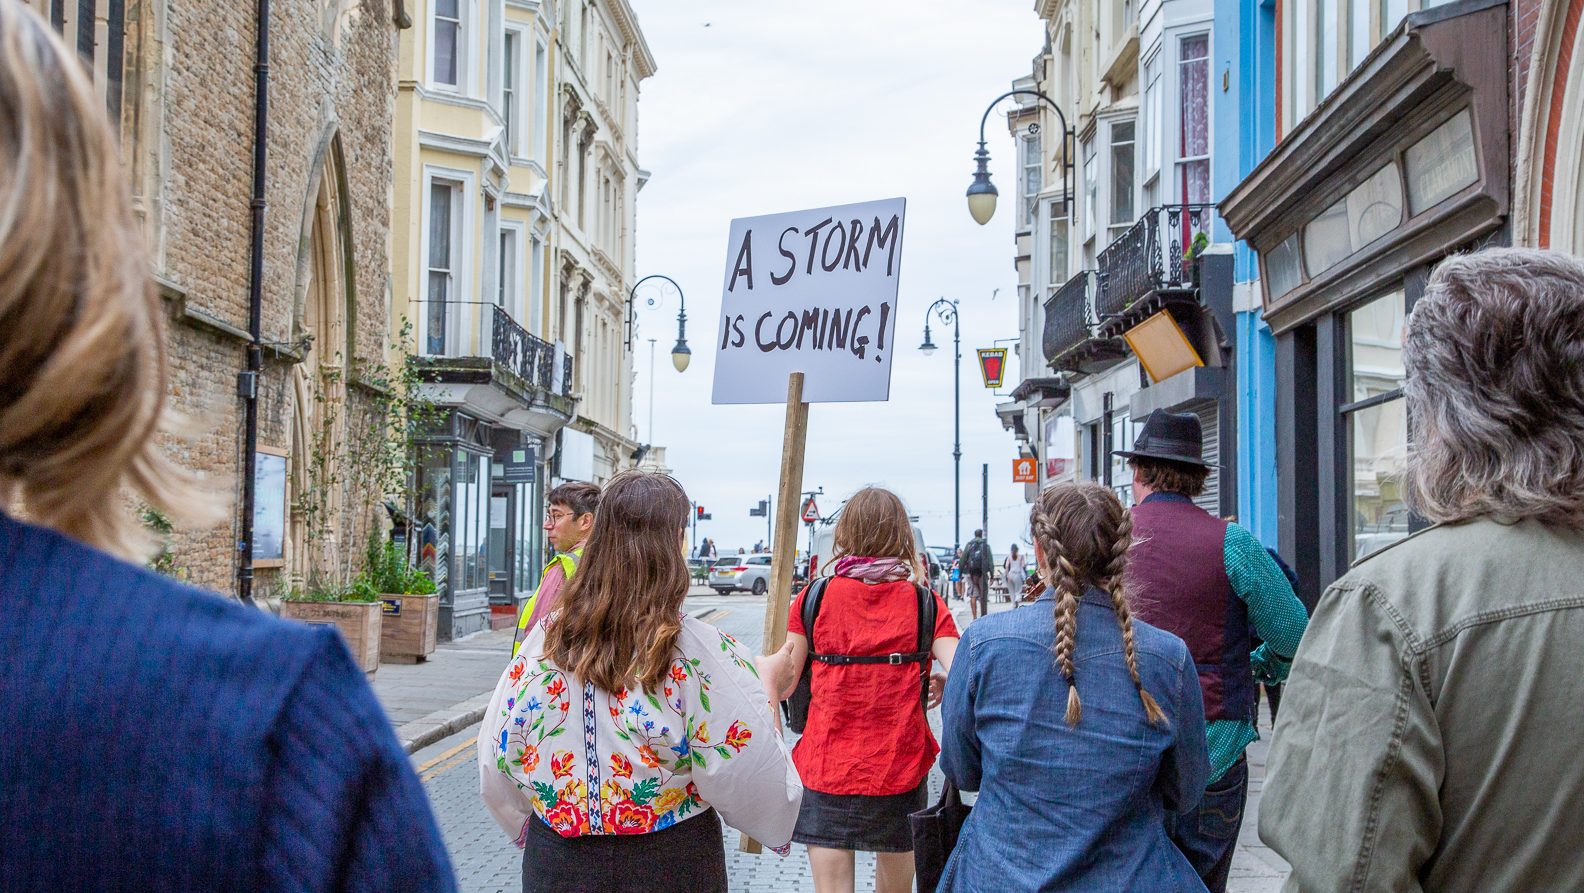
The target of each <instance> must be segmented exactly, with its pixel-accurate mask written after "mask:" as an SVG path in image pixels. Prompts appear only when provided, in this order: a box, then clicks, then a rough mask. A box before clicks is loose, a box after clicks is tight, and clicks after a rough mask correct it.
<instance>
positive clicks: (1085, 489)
mask: <svg viewBox="0 0 1584 893" xmlns="http://www.w3.org/2000/svg"><path fill="white" fill-rule="evenodd" d="M1029 524H1030V526H1031V527H1032V528H1033V531H1034V542H1035V543H1037V544H1038V545H1039V548H1040V552H1041V553H1042V557H1043V562H1042V564H1041V566H1040V569H1039V570H1040V576H1041V577H1042V578H1044V580H1045V582H1046V583H1047V584H1048V585H1049V586H1050V587H1051V588H1053V589H1055V590H1056V642H1055V645H1054V650H1055V652H1056V663H1057V664H1058V665H1059V666H1060V667H1061V673H1062V675H1063V676H1064V677H1066V679H1067V716H1066V719H1067V724H1068V725H1069V726H1076V725H1077V724H1078V721H1079V720H1080V719H1081V718H1082V717H1083V705H1082V702H1081V701H1080V699H1079V697H1078V683H1077V678H1076V676H1075V675H1074V673H1073V648H1074V646H1075V644H1076V642H1077V639H1078V599H1079V597H1080V596H1082V595H1083V593H1084V591H1085V590H1086V589H1088V588H1089V587H1090V586H1094V587H1097V588H1100V589H1104V590H1105V591H1106V592H1107V593H1109V594H1110V596H1111V606H1112V608H1113V610H1114V611H1115V613H1116V619H1117V624H1118V625H1119V626H1120V627H1121V628H1122V656H1123V658H1124V659H1125V660H1126V661H1127V668H1128V674H1129V675H1131V676H1132V677H1133V685H1134V687H1135V688H1137V689H1138V694H1139V700H1140V701H1142V702H1143V703H1144V716H1145V717H1146V718H1147V719H1148V720H1149V721H1150V724H1151V725H1158V724H1160V723H1163V722H1165V721H1166V714H1165V713H1163V712H1162V711H1161V708H1160V705H1159V704H1158V703H1156V702H1155V699H1154V698H1153V697H1151V696H1150V693H1149V692H1147V691H1145V690H1144V683H1143V682H1141V681H1140V680H1139V671H1138V657H1137V655H1135V654H1134V651H1133V614H1132V611H1131V610H1129V608H1128V600H1127V592H1126V591H1125V589H1124V586H1123V582H1122V580H1123V575H1124V573H1125V572H1126V571H1127V557H1128V549H1129V548H1130V547H1131V546H1132V544H1133V516H1132V515H1131V514H1129V513H1128V511H1127V509H1124V508H1123V507H1122V503H1121V502H1119V501H1117V497H1116V494H1115V493H1112V492H1111V490H1110V488H1108V487H1103V486H1101V485H1099V484H1057V485H1055V486H1053V487H1050V488H1048V489H1046V490H1045V492H1043V493H1041V494H1040V498H1039V501H1038V502H1036V503H1035V504H1034V510H1033V511H1032V512H1031V513H1030V515H1029Z"/></svg>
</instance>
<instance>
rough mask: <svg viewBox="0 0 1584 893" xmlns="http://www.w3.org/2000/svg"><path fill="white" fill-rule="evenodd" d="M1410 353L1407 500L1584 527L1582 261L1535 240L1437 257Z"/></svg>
mask: <svg viewBox="0 0 1584 893" xmlns="http://www.w3.org/2000/svg"><path fill="white" fill-rule="evenodd" d="M1403 362H1404V366H1405V368H1406V372H1407V381H1406V382H1405V384H1404V392H1405V394H1406V396H1407V401H1408V410H1409V413H1410V416H1411V418H1412V419H1413V423H1414V425H1415V429H1414V435H1413V441H1414V442H1413V444H1412V446H1411V447H1410V450H1409V458H1408V464H1407V469H1406V471H1405V474H1404V482H1403V483H1404V491H1405V494H1406V499H1407V502H1408V505H1409V507H1411V508H1412V509H1413V510H1414V511H1415V512H1417V513H1418V514H1419V515H1421V516H1422V517H1424V518H1426V519H1428V520H1431V521H1462V520H1468V519H1471V518H1476V517H1483V516H1489V517H1494V518H1501V519H1506V520H1522V519H1534V520H1537V521H1540V522H1542V523H1546V524H1553V525H1560V526H1566V527H1572V528H1581V527H1584V263H1581V262H1580V261H1579V260H1578V259H1577V258H1574V257H1571V256H1569V255H1565V254H1560V253H1557V252H1553V251H1541V250H1535V249H1528V248H1492V249H1487V250H1484V251H1480V252H1476V253H1472V254H1465V255H1459V256H1455V257H1451V258H1448V259H1447V260H1445V261H1442V262H1441V264H1440V265H1439V266H1437V267H1436V269H1435V272H1434V273H1432V274H1431V276H1430V281H1429V284H1428V285H1427V286H1426V288H1425V293H1424V296H1423V297H1421V298H1420V299H1419V300H1418V301H1417V302H1415V304H1414V308H1413V313H1412V315H1411V316H1410V317H1409V320H1408V332H1407V338H1406V341H1405V343H1404V349H1403Z"/></svg>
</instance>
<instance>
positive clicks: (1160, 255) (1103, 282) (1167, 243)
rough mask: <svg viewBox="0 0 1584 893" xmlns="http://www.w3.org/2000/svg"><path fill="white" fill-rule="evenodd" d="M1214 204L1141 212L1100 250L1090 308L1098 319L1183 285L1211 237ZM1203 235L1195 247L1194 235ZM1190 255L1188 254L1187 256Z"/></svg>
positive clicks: (1185, 284) (1166, 207) (1188, 285)
mask: <svg viewBox="0 0 1584 893" xmlns="http://www.w3.org/2000/svg"><path fill="white" fill-rule="evenodd" d="M1214 215H1215V206H1213V205H1166V206H1164V207H1159V208H1151V209H1150V210H1148V211H1146V212H1144V216H1143V217H1140V218H1139V219H1138V222H1137V223H1135V224H1133V225H1132V226H1131V227H1129V228H1128V230H1127V232H1125V233H1123V234H1122V235H1120V236H1118V237H1117V238H1116V240H1115V241H1113V242H1112V243H1111V244H1110V245H1107V246H1106V248H1105V250H1104V251H1101V252H1100V257H1099V262H1098V264H1097V265H1098V267H1099V270H1098V273H1099V275H1098V289H1097V291H1096V295H1095V310H1096V311H1097V312H1098V313H1099V315H1100V316H1101V318H1102V319H1103V318H1105V317H1107V316H1112V315H1114V314H1118V313H1121V312H1122V311H1124V310H1126V309H1127V308H1128V307H1129V306H1131V305H1132V304H1133V303H1134V302H1135V301H1137V300H1139V299H1140V298H1143V297H1144V296H1146V295H1148V294H1149V293H1151V292H1153V291H1157V290H1159V289H1166V288H1188V287H1190V286H1191V285H1192V281H1191V276H1192V269H1193V264H1192V262H1191V260H1190V259H1187V258H1185V255H1190V252H1193V253H1195V254H1197V253H1198V252H1199V251H1200V250H1202V249H1203V245H1204V244H1205V243H1207V242H1208V241H1209V239H1210V229H1211V225H1212V221H1213V219H1214ZM1200 233H1203V234H1204V238H1203V239H1201V240H1199V241H1200V245H1199V247H1198V248H1195V238H1196V237H1197V236H1198V235H1199V234H1200ZM1190 256H1191V255H1190Z"/></svg>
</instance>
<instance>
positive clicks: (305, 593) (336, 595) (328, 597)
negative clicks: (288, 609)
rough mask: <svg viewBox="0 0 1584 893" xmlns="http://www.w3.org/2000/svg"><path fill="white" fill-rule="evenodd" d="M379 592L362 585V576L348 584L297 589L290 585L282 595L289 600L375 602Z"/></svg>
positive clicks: (377, 599) (285, 599)
mask: <svg viewBox="0 0 1584 893" xmlns="http://www.w3.org/2000/svg"><path fill="white" fill-rule="evenodd" d="M379 596H380V594H379V592H378V591H377V590H375V589H373V588H371V587H369V586H366V585H362V578H361V577H359V578H358V580H354V581H353V582H352V584H351V585H350V586H338V587H331V586H316V587H311V588H303V589H298V588H296V587H291V588H289V589H287V590H286V595H285V596H283V600H284V601H289V602H319V603H325V602H377V601H379Z"/></svg>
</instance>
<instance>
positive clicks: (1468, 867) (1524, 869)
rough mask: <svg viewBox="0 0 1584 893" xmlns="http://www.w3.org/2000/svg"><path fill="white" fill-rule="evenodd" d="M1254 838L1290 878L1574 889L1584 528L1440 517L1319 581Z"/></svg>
mask: <svg viewBox="0 0 1584 893" xmlns="http://www.w3.org/2000/svg"><path fill="white" fill-rule="evenodd" d="M1259 831H1260V836H1261V837H1262V838H1263V839H1264V840H1265V842H1266V843H1267V844H1268V845H1269V846H1270V847H1271V848H1272V849H1274V850H1275V851H1276V852H1277V853H1279V854H1280V855H1281V856H1282V857H1283V858H1285V859H1286V860H1287V861H1288V862H1290V863H1292V866H1293V871H1292V875H1291V877H1290V879H1289V880H1288V883H1287V887H1286V890H1287V891H1289V893H1291V891H1302V893H1321V891H1342V890H1347V891H1377V890H1378V891H1399V893H1400V891H1421V890H1422V891H1438V893H1453V891H1470V893H1473V891H1479V893H1503V891H1513V893H1517V891H1525V893H1528V891H1551V890H1584V534H1580V533H1578V532H1569V531H1565V530H1559V529H1556V528H1547V527H1545V526H1542V525H1541V524H1539V523H1537V522H1533V521H1524V522H1520V523H1517V524H1500V523H1497V522H1494V521H1484V520H1481V521H1472V522H1468V523H1464V524H1457V525H1445V526H1440V527H1434V528H1431V529H1430V530H1427V531H1424V532H1423V533H1420V534H1418V535H1417V536H1414V537H1411V538H1409V539H1407V540H1405V541H1403V542H1401V543H1398V544H1395V545H1393V546H1392V547H1390V548H1387V549H1385V550H1383V551H1381V552H1379V553H1376V554H1375V555H1373V556H1371V557H1369V558H1367V559H1365V560H1364V561H1361V562H1360V563H1358V564H1357V565H1355V566H1354V567H1353V569H1352V571H1350V572H1349V573H1348V574H1347V575H1346V576H1344V577H1343V578H1342V579H1340V580H1338V581H1337V582H1336V583H1335V584H1334V585H1333V586H1331V588H1330V589H1328V590H1327V591H1326V593H1325V595H1324V596H1323V597H1322V598H1321V599H1320V603H1319V605H1318V606H1317V607H1316V609H1315V613H1314V618H1313V619H1312V620H1310V622H1309V629H1308V631H1307V633H1306V634H1305V635H1304V638H1303V643H1302V644H1301V645H1300V646H1299V648H1298V653H1297V656H1296V658H1295V659H1294V663H1293V669H1292V675H1291V677H1290V679H1289V683H1288V685H1287V693H1286V695H1285V696H1284V697H1283V699H1282V708H1281V718H1280V721H1279V722H1278V723H1277V725H1276V731H1275V737H1274V740H1273V742H1272V744H1271V752H1270V761H1269V764H1268V772H1267V778H1266V782H1265V789H1264V796H1263V798H1262V800H1261V803H1260V821H1259Z"/></svg>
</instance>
